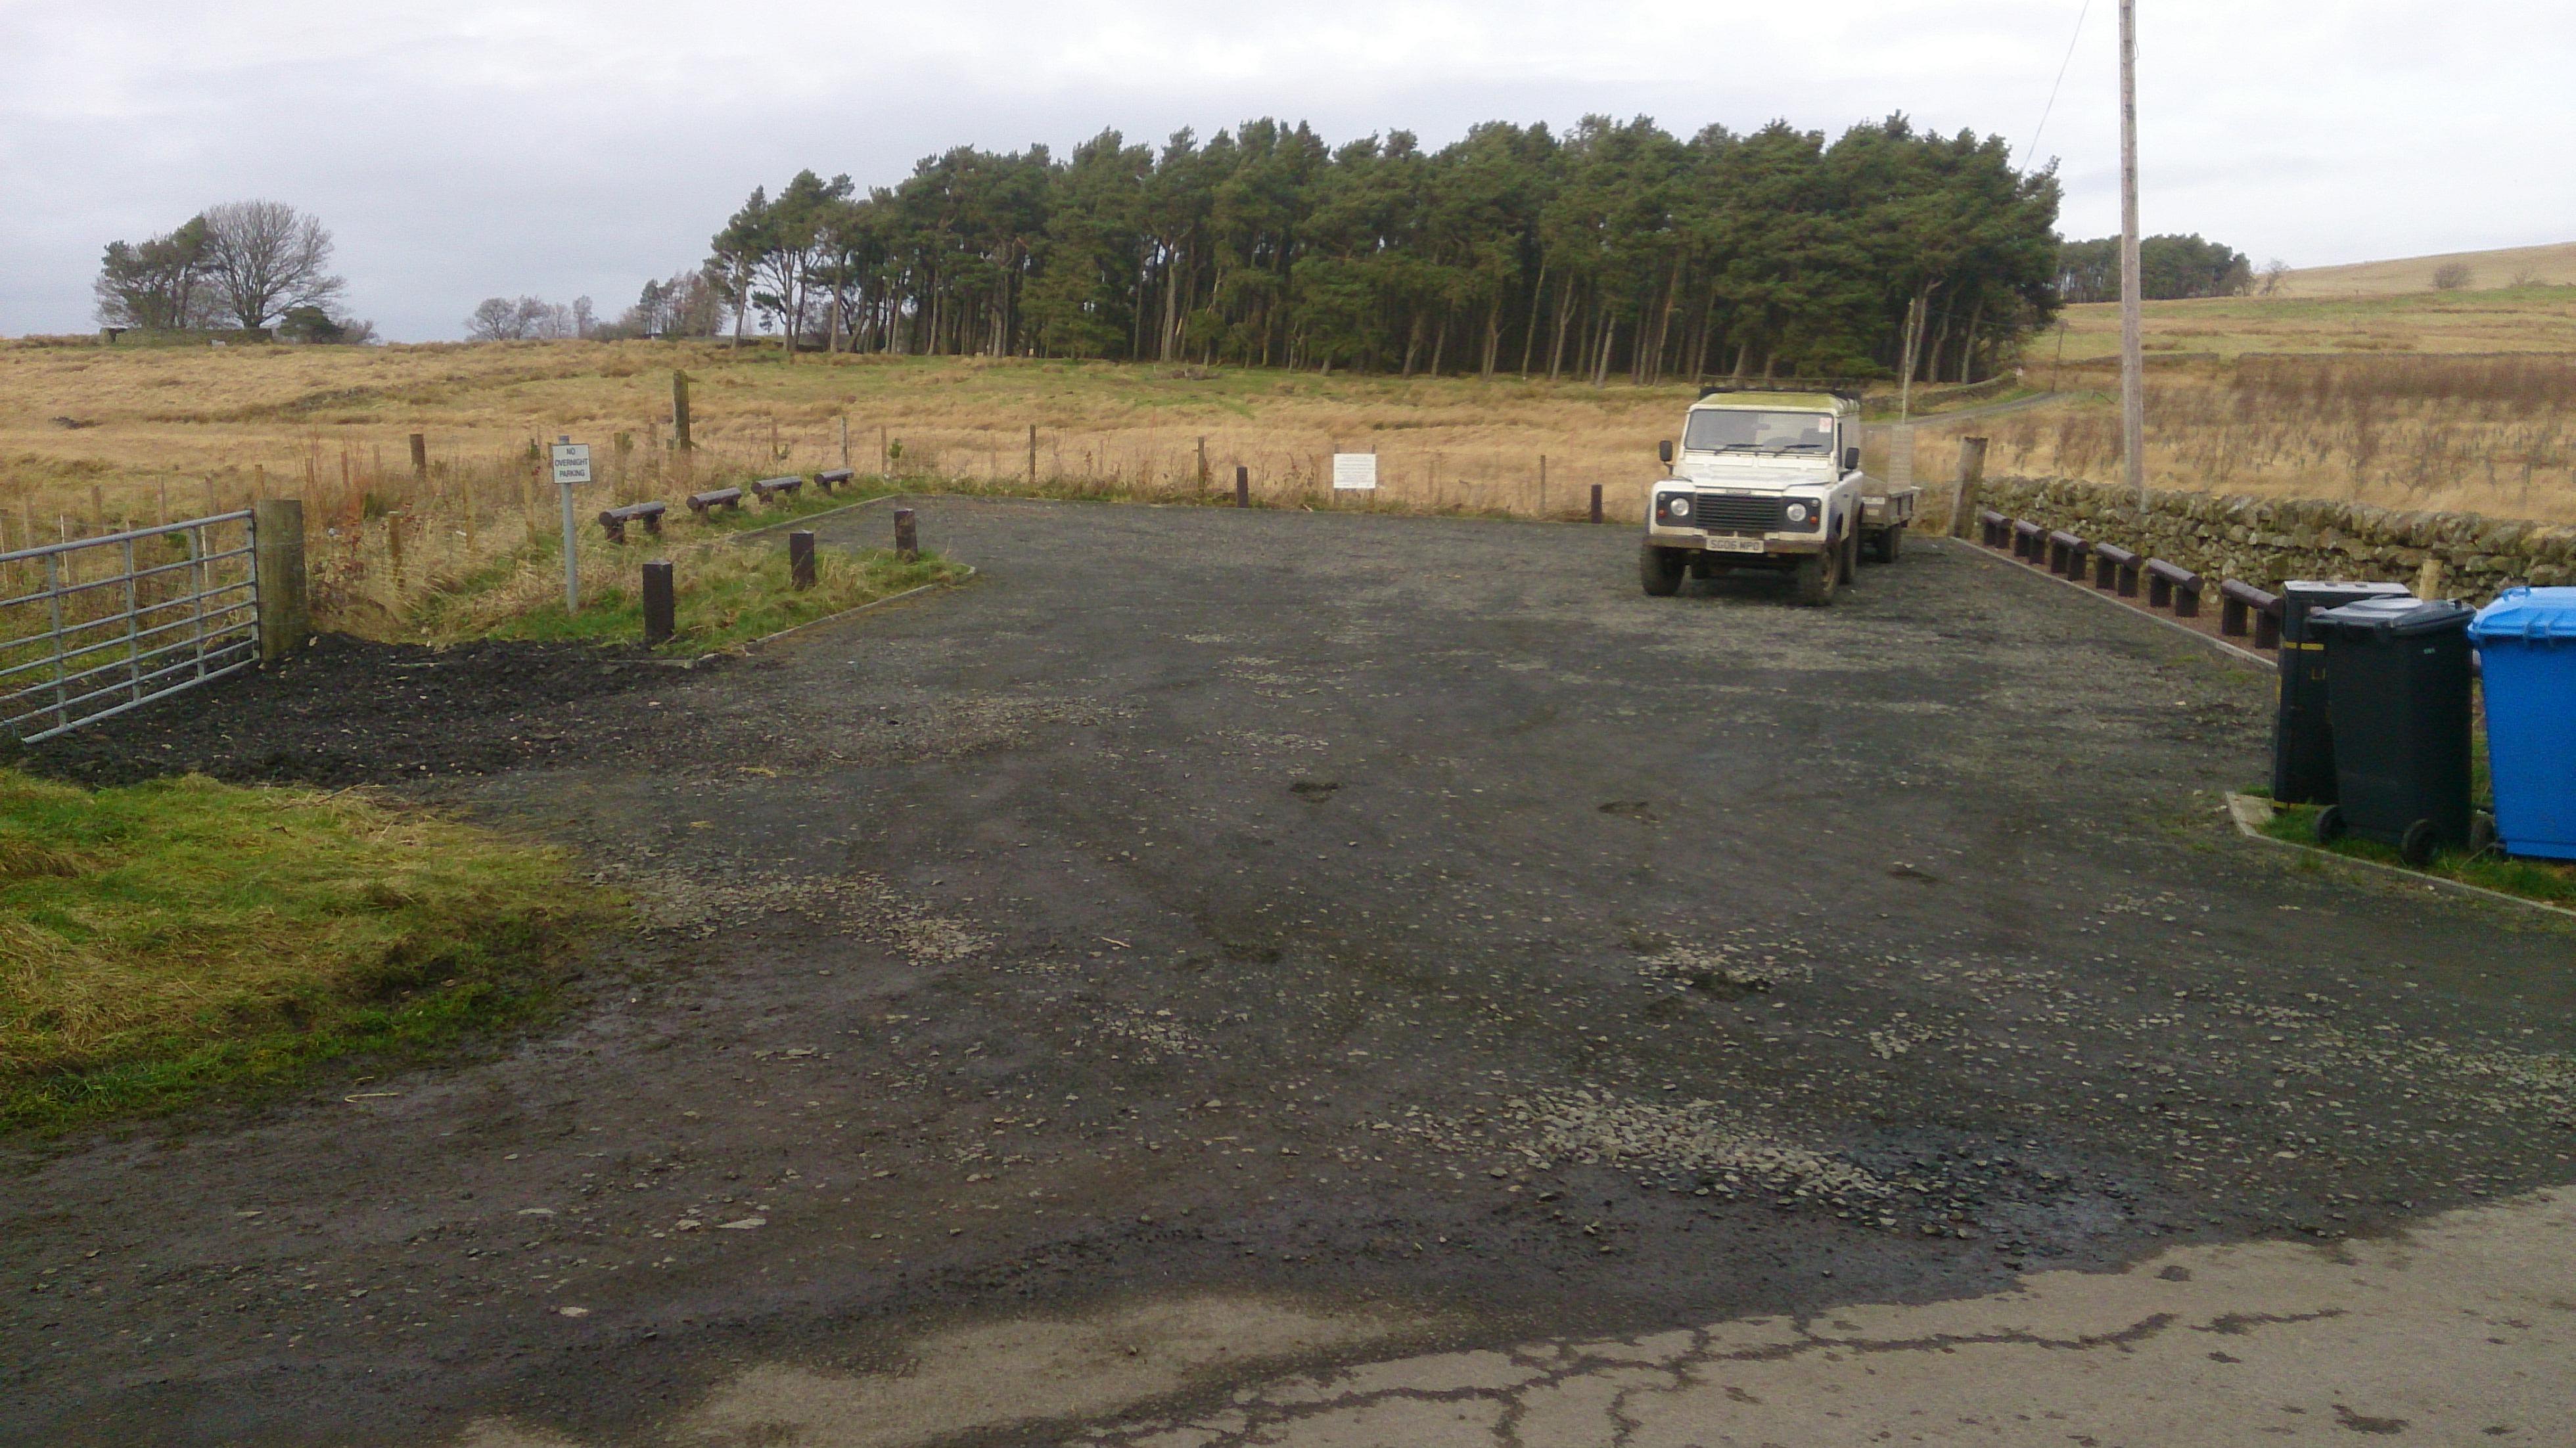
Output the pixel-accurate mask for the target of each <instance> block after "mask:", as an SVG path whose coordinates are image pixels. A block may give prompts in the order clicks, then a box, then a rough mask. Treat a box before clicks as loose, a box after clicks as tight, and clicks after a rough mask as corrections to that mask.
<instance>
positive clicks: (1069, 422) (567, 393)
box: [0, 263, 2576, 615]
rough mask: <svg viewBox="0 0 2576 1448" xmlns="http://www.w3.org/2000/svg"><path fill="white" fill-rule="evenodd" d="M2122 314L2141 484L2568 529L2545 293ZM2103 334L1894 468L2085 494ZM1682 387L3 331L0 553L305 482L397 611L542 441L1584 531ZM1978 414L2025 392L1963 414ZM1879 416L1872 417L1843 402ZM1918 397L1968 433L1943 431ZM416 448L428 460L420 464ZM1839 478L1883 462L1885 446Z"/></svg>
mask: <svg viewBox="0 0 2576 1448" xmlns="http://www.w3.org/2000/svg"><path fill="white" fill-rule="evenodd" d="M2384 266H2387V267H2393V266H2395V264H2393V263H2391V264H2384ZM2391 275H2392V276H2397V275H2398V274H2397V273H2394V272H2392V273H2391ZM2294 280H2295V278H2294ZM2398 280H2400V281H2402V280H2404V277H2403V276H2398ZM2290 290H2291V291H2293V292H2295V291H2296V290H2297V288H2295V287H2293V288H2291V289H2290ZM2148 313H2149V321H2148V333H2149V347H2150V349H2151V355H2150V361H2151V369H2150V383H2151V385H2150V406H2149V438H2150V442H2149V447H2150V452H2149V457H2148V467H2149V474H2150V477H2151V480H2152V481H2153V482H2154V483H2156V484H2157V485H2158V486H2162V487H2171V488H2187V489H2208V490H2213V491H2224V492H2234V493H2250V494H2256V495H2267V496H2318V497H2334V498H2344V499H2352V500H2357V501H2363V502H2370V503H2376V504H2380V505H2383V506H2388V507H2395V508H2440V509H2457V510H2467V511H2477V512H2485V513H2490V514H2496V515H2501V516H2521V517H2532V518H2540V519H2548V520H2553V521H2576V428H2571V423H2576V415H2571V400H2576V287H2570V286H2554V285H2540V284H2533V285H2523V286H2503V287H2495V288H2492V289H2487V290H2477V289H2469V290H2459V291H2450V292H2433V291H2411V292H2410V291H2388V292H2384V293H2381V294H2378V295H2307V296H2302V295H2295V294H2293V295H2280V296H2271V297H2249V298H2229V299H2217V300H2205V301H2184V302H2162V303H2153V304H2150V306H2149V308H2148ZM2116 332H2117V313H2116V309H2115V308H2108V307H2075V308H2071V309H2069V311H2068V313H2067V315H2066V319H2065V325H2064V327H2063V328H2062V329H2053V330H2052V331H2051V332H2048V333H2044V334H2042V335H2040V336H2038V337H2036V338H2034V339H2032V341H2031V343H2030V345H2029V347H2028V349H2027V352H2026V355H2025V358H2024V364H2023V372H2022V378H2021V388H2020V390H2019V391H2018V392H2004V393H1997V392H1995V391H1994V390H1992V389H1980V390H1979V391H1978V393H1977V395H1975V396H1973V397H1961V398H1955V399H1946V400H1945V397H1944V394H1943V393H1942V392H1940V391H1939V390H1934V391H1932V392H1930V393H1928V394H1918V399H1917V400H1918V404H1927V403H1928V406H1929V407H1930V409H1931V412H1932V415H1931V417H1930V419H1929V421H1928V424H1927V426H1925V427H1924V428H1923V429H1921V430H1920V431H1919V432H1918V436H1917V444H1916V446H1917V457H1918V459H1919V462H1918V468H1917V477H1918V478H1919V479H1922V480H1925V481H1939V480H1942V479H1946V477H1947V476H1948V471H1947V469H1948V460H1949V459H1950V458H1951V457H1953V456H1954V455H1955V451H1954V448H1953V446H1952V444H1951V442H1950V440H1949V439H1948V438H1947V437H1946V436H1944V435H1943V434H1944V432H1945V430H1946V431H1966V430H1974V431H1978V432H1983V433H1986V434H1989V435H1991V436H1992V438H1993V439H1994V451H1993V454H1992V457H1993V462H1992V464H1991V466H1992V467H1993V469H1994V470H1995V471H1997V472H2008V473H2050V474H2058V475H2068V476H2085V477H2097V478H2106V479H2107V478H2114V477H2116V476H2117V475H2118V472H2119V456H2118V443H2117V436H2118V434H2117V423H2116V417H2115V416H2114V413H2113V410H2112V408H2111V406H2110V393H2111V391H2112V390H2113V388H2114V386H2115V378H2114V375H2113V372H2112V370H2111V368H2110V367H2109V366H2108V365H2107V364H2108V354H2109V352H2110V351H2111V350H2112V348H2113V346H2114V344H2115V341H2116ZM674 370H680V371H685V372H686V373H687V374H688V376H689V379H690V398H691V410H692V414H693V415H692V434H693V440H694V443H695V447H694V449H693V450H692V451H689V452H685V453H684V452H681V451H680V450H678V449H677V448H675V447H674V445H673V441H674V440H673V437H672V429H671V408H672V397H671V379H672V373H673V372H674ZM1692 391H1693V389H1692V388H1691V387H1690V386H1689V385H1688V384H1667V385H1661V386H1643V387H1641V386H1632V385H1627V384H1625V383H1621V382H1613V383H1611V384H1610V385H1608V386H1604V387H1594V386H1591V385H1589V384H1587V383H1582V382H1571V381H1569V382H1558V383H1550V382H1546V381H1543V380H1541V381H1528V382H1524V381H1520V380H1518V379H1515V378H1509V377H1503V378H1497V379H1495V380H1492V381H1481V380H1478V379H1476V378H1474V377H1414V378H1397V377H1386V376H1374V375H1357V374H1350V373H1334V374H1329V375H1328V374H1320V373H1317V372H1313V371H1299V372H1287V371H1275V370H1257V369H1243V368H1230V367H1198V366H1175V365H1168V364H1112V363H1104V362H1077V361H1061V360H1039V359H1019V358H1012V359H991V358H959V357H929V358H925V357H889V356H883V355H876V356H858V357H853V356H816V355H812V354H808V355H805V356H801V357H798V358H795V359H793V360H790V359H788V358H786V357H784V356H782V355H781V354H780V353H779V352H778V351H777V350H776V349H775V348H774V347H768V346H762V345H758V344H754V345H752V346H748V347H743V348H739V349H737V348H735V347H733V346H730V345H728V344H726V343H724V342H686V343H670V342H619V343H591V342H548V343H502V344H485V345H465V344H435V345H423V346H394V347H368V348H338V347H284V346H267V347H262V346H235V347H225V348H210V347H204V346H193V347H179V346H135V345H132V344H131V343H130V341H129V342H128V343H127V344H124V345H118V346H114V347H108V346H101V345H99V344H97V343H96V342H95V341H90V340H81V341H71V340H53V341H49V340H42V339H30V340H25V341H20V342H15V343H5V344H0V539H5V540H6V542H7V543H9V544H10V545H11V546H19V545H21V544H23V543H24V542H26V541H28V540H33V541H38V542H47V541H53V540H55V539H57V538H60V537H63V536H67V535H68V536H78V535H80V534H83V533H87V532H92V531H97V530H100V529H102V528H104V527H109V526H113V525H116V524H118V523H122V522H126V521H153V520H158V519H161V518H164V517H186V516H193V515H196V514H198V513H201V512H203V511H205V510H206V509H207V508H209V507H220V508H230V507H236V506H239V505H241V503H242V502H243V501H244V500H245V499H247V498H249V497H251V496H253V495H254V494H260V493H266V494H271V495H277V494H294V495H300V496H303V497H304V498H306V499H307V503H308V509H309V510H310V511H311V513H312V514H313V515H315V516H316V518H317V519H318V521H319V523H320V525H321V526H322V528H323V529H324V530H325V536H326V537H328V538H329V539H330V540H331V546H332V547H333V548H335V549H338V550H340V551H341V552H343V553H345V554H346V555H347V556H346V558H345V559H344V560H342V566H341V567H340V568H339V571H338V573H337V574H335V577H340V578H343V579H360V578H363V579H365V580H368V581H367V582H366V584H365V586H364V587H360V588H356V589H355V590H354V591H352V592H349V593H348V597H349V598H350V599H352V600H356V599H357V597H358V595H359V594H367V593H369V592H370V590H372V591H373V595H372V600H371V601H370V602H368V608H369V609H380V610H383V611H385V612H387V613H388V614H389V615H398V614H401V613H403V612H404V611H405V603H406V597H407V595H406V593H405V590H412V591H418V590H423V589H435V588H436V587H438V586H440V584H441V580H442V579H448V580H452V579H453V578H454V577H455V576H457V575H458V574H460V573H461V572H464V571H468V570H471V569H474V568H477V567H481V566H484V565H485V564H487V563H488V562H490V561H491V560H493V559H496V558H500V557H504V556H507V555H508V554H510V553H512V552H513V551H514V550H522V549H524V548H525V547H526V546H527V544H528V540H529V539H530V538H531V536H532V535H535V534H538V533H541V532H542V531H544V525H545V523H546V520H547V519H548V518H549V517H550V516H551V512H550V510H551V507H552V501H551V495H550V492H549V490H548V489H547V488H546V487H545V486H544V484H543V480H542V477H541V467H540V464H539V463H538V461H537V457H538V452H537V444H538V443H540V442H541V441H545V440H551V439H552V438H553V437H555V436H557V435H561V434H569V435H571V436H574V437H576V438H579V439H581V440H584V441H588V442H590V443H592V444H593V445H594V448H595V452H596V456H597V458H598V460H599V463H598V466H599V471H600V475H601V479H602V482H601V485H600V487H599V488H598V489H597V502H598V503H603V504H604V503H606V502H609V501H634V500H640V499H643V498H648V497H658V498H665V499H671V500H673V501H675V502H676V500H677V499H678V498H680V497H681V496H683V495H685V494H686V493H687V492H689V491H692V490H695V489H700V488H706V487H713V486H721V485H724V484H728V483H734V482H740V481H744V480H747V479H749V478H753V477H758V476H763V475H766V474H772V473H786V472H797V471H807V472H810V471H812V470H815V469H820V468H827V467H836V466H849V467H851V468H853V469H855V470H856V471H858V472H859V473H860V474H861V475H862V477H863V478H866V479H869V480H870V481H871V482H873V481H874V480H875V479H876V478H878V477H879V476H882V477H884V478H886V479H889V480H891V482H892V484H893V485H897V486H907V485H908V486H915V487H920V486H939V487H965V488H970V489H1007V490H1013V491H1037V492H1042V493H1050V494H1055V495H1091V496H1113V497H1131V498H1142V497H1150V498H1158V499H1166V500H1192V499H1201V500H1209V501H1214V500H1218V499H1222V498H1226V497H1230V495H1231V491H1232V482H1233V478H1234V472H1235V469H1236V468H1237V467H1238V466H1239V467H1241V468H1243V469H1244V470H1245V472H1246V475H1247V477H1248V479H1249V481H1250V484H1251V487H1252V491H1253V493H1254V495H1255V498H1256V499H1257V500H1258V501H1261V502H1263V503H1266V504H1271V505H1278V506H1307V507H1328V506H1336V505H1337V504H1336V500H1335V498H1334V496H1333V494H1332V492H1331V490H1330V487H1329V479H1330V466H1331V464H1330V459H1331V455H1332V454H1333V453H1335V452H1351V451H1367V452H1375V453H1377V454H1378V457H1379V470H1380V478H1381V482H1382V488H1381V491H1380V492H1379V493H1378V494H1377V495H1376V496H1375V497H1374V498H1373V499H1371V500H1370V501H1369V503H1368V504H1367V505H1368V506H1375V507H1379V508H1389V509H1404V510H1420V511H1441V512H1470V513H1491V514H1496V515H1514V516H1524V517H1528V516H1541V515H1547V516H1558V517H1575V516H1579V515H1580V513H1581V511H1582V509H1583V507H1584V506H1585V503H1586V501H1587V495H1588V492H1589V489H1590V488H1591V487H1592V486H1593V485H1595V484H1598V485H1600V486H1601V487H1602V488H1603V491H1604V495H1605V503H1606V505H1607V507H1608V509H1609V512H1610V514H1611V516H1613V517H1619V518H1626V517H1633V516H1634V515H1635V510H1636V509H1637V507H1638V506H1640V500H1641V499H1642V497H1643V494H1644V490H1645V487H1646V485H1647V484H1648V483H1649V482H1650V481H1651V480H1652V479H1653V478H1654V477H1656V476H1657V475H1658V472H1659V469H1658V468H1657V465H1656V463H1655V460H1654V451H1653V449H1654V444H1655V442H1656V440H1657V439H1658V438H1661V437H1664V436H1668V435H1669V434H1670V431H1671V428H1672V425H1673V421H1674V419H1675V417H1676V416H1677V414H1678V412H1679V410H1680V409H1681V407H1682V406H1684V405H1685V404H1686V403H1687V401H1688V400H1689V398H1690V397H1691V396H1692ZM2034 394H2037V395H2034ZM2048 394H2054V395H2048ZM1998 401H2000V402H2005V403H2011V402H2015V401H2020V402H2022V403H2023V404H2024V405H2022V406H2020V407H2017V408H2014V409H2012V410H2010V411H2007V412H2004V413H2002V414H2001V415H1987V414H1984V413H1982V412H1980V411H1978V410H1977V409H1978V408H1980V407H1983V406H1990V405H1993V404H1994V403H1996V402H1998ZM1892 402H1893V399H1892V397H1884V396H1880V397H1874V398H1873V416H1884V415H1886V414H1887V413H1888V412H1890V411H1892V406H1891V404H1892ZM1945 407H1948V408H1950V409H1951V410H1955V411H1962V412H1963V413H1964V414H1965V416H1966V417H1967V418H1969V419H1971V421H1969V422H1963V423H1960V424H1945V423H1943V422H1942V421H1941V412H1942V410H1943V409H1944V408H1945ZM1032 429H1034V430H1035V443H1034V447H1032V443H1031V430H1032ZM413 433H419V434H422V435H423V437H424V438H425V441H426V447H427V460H428V466H427V468H426V469H425V470H423V471H422V472H421V473H419V474H417V475H416V474H415V473H414V471H413V469H412V466H411V458H410V452H409V445H408V437H409V435H410V434H413ZM1869 461H1870V463H1871V465H1872V466H1873V467H1882V466H1884V465H1885V462H1886V457H1885V444H1884V442H1880V443H1878V444H1876V445H1874V447H1873V448H1872V455H1871V457H1870V459H1869ZM1935 491H1936V492H1938V491H1939V490H1937V489H1936V490H1935ZM1338 505H1339V506H1353V505H1354V504H1353V503H1352V502H1351V501H1350V500H1349V499H1348V498H1345V499H1343V500H1342V501H1341V502H1340V503H1339V504H1338ZM587 507H588V505H586V508H585V511H587ZM673 511H674V513H675V514H676V513H678V512H679V510H678V509H677V508H676V507H675V508H674V510H673ZM378 555H382V556H381V557H378ZM369 559H375V563H374V564H373V566H367V564H368V560H369ZM386 590H391V591H392V592H391V594H390V595H387V594H386V592H385V591H386Z"/></svg>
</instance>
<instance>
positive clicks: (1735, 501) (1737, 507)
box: [1691, 493, 1785, 533]
mask: <svg viewBox="0 0 2576 1448" xmlns="http://www.w3.org/2000/svg"><path fill="white" fill-rule="evenodd" d="M1781 507H1782V503H1781V500H1780V499H1779V498H1777V497H1752V498H1744V497H1732V496H1729V495H1728V494H1725V493H1702V494H1700V495H1699V496H1698V498H1696V499H1694V500H1693V501H1692V503H1691V513H1692V521H1694V522H1696V523H1698V524H1699V526H1701V527H1702V528H1705V529H1707V530H1708V531H1709V532H1711V533H1776V532H1779V531H1780V529H1781V528H1782V527H1783V526H1785V524H1784V523H1783V522H1782V520H1781V517H1780V510H1781Z"/></svg>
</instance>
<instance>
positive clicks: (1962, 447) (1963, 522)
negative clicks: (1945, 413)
mask: <svg viewBox="0 0 2576 1448" xmlns="http://www.w3.org/2000/svg"><path fill="white" fill-rule="evenodd" d="M1985 480H1986V440H1985V439H1984V438H1981V437H1963V438H1961V439H1959V480H1958V481H1957V482H1956V483H1953V484H1952V485H1951V487H1950V536H1951V537H1953V538H1965V537H1967V536H1968V518H1969V516H1970V515H1971V514H1973V513H1975V512H1976V511H1977V487H1978V485H1979V484H1981V483H1983V482H1984V481H1985Z"/></svg>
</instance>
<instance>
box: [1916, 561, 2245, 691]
mask: <svg viewBox="0 0 2576 1448" xmlns="http://www.w3.org/2000/svg"><path fill="white" fill-rule="evenodd" d="M1925 541H1926V542H1928V543H1932V544H1935V545H1947V544H1957V545H1958V546H1959V547H1961V548H1964V549H1966V550H1967V551H1968V552H1970V553H1974V554H1976V555H1977V556H1979V557H1981V558H1988V559H1992V560H1993V561H1994V562H1996V563H2000V564H2002V565H2004V566H2005V567H2007V568H2010V569H2011V570H2012V571H2013V572H2015V573H2023V574H2028V575H2029V576H2031V577H2033V578H2037V579H2041V580H2044V581H2046V582H2049V583H2054V584H2056V585H2057V586H2058V587H2060V588H2071V589H2073V590H2075V591H2076V592H2077V593H2080V594H2083V595H2084V596H2085V597H2087V598H2090V599H2093V600H2095V601H2097V602H2100V603H2107V604H2109V605H2110V606H2111V607H2113V608H2116V609H2118V610H2119V611H2120V612H2122V613H2124V614H2127V615H2128V616H2129V617H2131V618H2142V619H2145V620H2147V621H2148V622H2149V623H2153V624H2158V625H2160V626H2162V627H2165V628H2169V629H2172V630H2173V631H2174V632H2175V633H2178V634H2181V635H2182V636H2183V637H2185V638H2188V639H2192V640H2194V641H2196V642H2199V643H2204V644H2207V645H2209V646H2210V647H2211V648H2214V649H2216V650H2218V651H2219V652H2220V653H2223V654H2226V655H2228V656H2229V657H2231V658H2234V659H2238V660H2240V661H2242V662H2244V663H2249V664H2259V665H2261V666H2262V667H2264V668H2266V669H2278V668H2279V667H2280V663H2279V662H2278V661H2277V660H2275V659H2273V658H2271V657H2270V656H2269V655H2266V654H2258V653H2256V652H2254V651H2253V650H2252V649H2240V648H2238V647H2237V646H2236V645H2234V644H2231V643H2229V642H2228V641H2227V640H2225V639H2222V638H2217V637H2214V636H2212V635H2209V634H2205V633H2202V632H2201V631H2200V630H2198V629H2196V628H2192V627H2190V626H2189V625H2187V624H2182V623H2177V622H2175V621H2174V620H2172V619H2169V618H2166V617H2165V616H2164V615H2162V614H2158V613H2149V612H2148V611H2147V610H2145V609H2143V608H2131V607H2130V606H2129V605H2127V604H2125V603H2122V602H2121V601H2120V600H2119V599H2118V598H2117V597H2114V596H2112V595H2109V594H2105V593H2103V592H2102V591H2101V590H2100V589H2097V588H2095V587H2094V586H2093V585H2092V584H2090V583H2085V582H2082V581H2080V580H2077V579H2072V578H2060V577H2058V576H2057V575H2056V574H2054V573H2050V572H2047V571H2045V570H2043V569H2038V568H2033V567H2030V566H2029V565H2027V564H2025V563H2022V562H2020V561H2019V560H2017V559H2013V558H2010V557H2006V556H2002V555H1999V554H1997V553H1996V552H1995V551H1994V550H1993V549H1991V548H1987V547H1984V546H1983V545H1981V544H1978V543H1976V542H1975V541H1973V540H1970V539H1959V538H1938V539H1926V540H1925Z"/></svg>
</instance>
